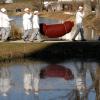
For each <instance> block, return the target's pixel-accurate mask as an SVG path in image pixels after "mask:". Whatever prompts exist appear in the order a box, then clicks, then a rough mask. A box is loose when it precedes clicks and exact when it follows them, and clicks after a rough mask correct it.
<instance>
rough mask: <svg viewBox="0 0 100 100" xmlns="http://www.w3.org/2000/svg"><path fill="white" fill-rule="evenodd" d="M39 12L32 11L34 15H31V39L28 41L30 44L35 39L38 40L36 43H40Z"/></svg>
mask: <svg viewBox="0 0 100 100" xmlns="http://www.w3.org/2000/svg"><path fill="white" fill-rule="evenodd" d="M38 15H39V12H38V11H34V15H33V19H32V21H33V33H32V35H31V38H30V41H31V42H32V41H33V40H34V39H35V38H36V39H37V40H38V41H42V39H41V35H40V32H39V28H40V27H39V16H38Z"/></svg>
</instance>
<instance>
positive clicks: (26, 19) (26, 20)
mask: <svg viewBox="0 0 100 100" xmlns="http://www.w3.org/2000/svg"><path fill="white" fill-rule="evenodd" d="M31 19H32V14H31V13H30V14H28V13H25V14H24V15H23V28H24V30H28V29H32V21H31Z"/></svg>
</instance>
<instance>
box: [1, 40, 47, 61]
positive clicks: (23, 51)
mask: <svg viewBox="0 0 100 100" xmlns="http://www.w3.org/2000/svg"><path fill="white" fill-rule="evenodd" d="M46 46H47V44H46V43H43V44H42V43H41V44H40V43H8V42H4V43H3V42H2V43H0V60H6V59H13V58H23V57H25V56H26V55H27V54H30V53H32V52H35V51H37V50H40V49H43V48H45V47H46Z"/></svg>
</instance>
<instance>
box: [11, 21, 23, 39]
mask: <svg viewBox="0 0 100 100" xmlns="http://www.w3.org/2000/svg"><path fill="white" fill-rule="evenodd" d="M21 36H22V30H21V28H20V27H18V26H17V25H16V24H15V23H14V22H11V35H10V39H11V40H17V39H21Z"/></svg>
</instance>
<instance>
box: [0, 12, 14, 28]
mask: <svg viewBox="0 0 100 100" xmlns="http://www.w3.org/2000/svg"><path fill="white" fill-rule="evenodd" d="M11 20H12V19H10V18H9V17H8V15H7V14H5V13H3V14H2V27H6V28H10V27H11V25H10V21H11Z"/></svg>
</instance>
